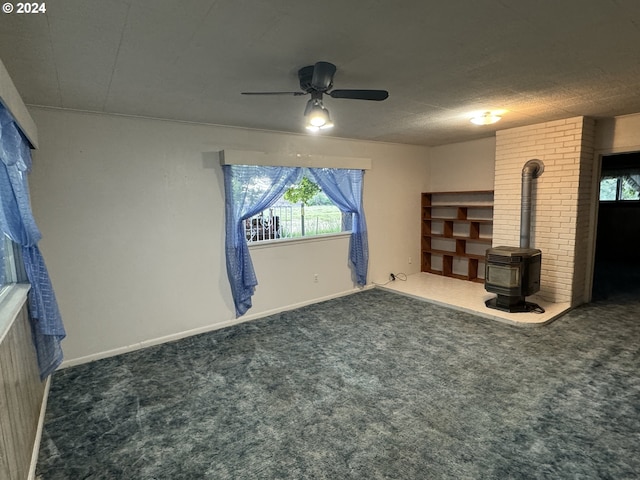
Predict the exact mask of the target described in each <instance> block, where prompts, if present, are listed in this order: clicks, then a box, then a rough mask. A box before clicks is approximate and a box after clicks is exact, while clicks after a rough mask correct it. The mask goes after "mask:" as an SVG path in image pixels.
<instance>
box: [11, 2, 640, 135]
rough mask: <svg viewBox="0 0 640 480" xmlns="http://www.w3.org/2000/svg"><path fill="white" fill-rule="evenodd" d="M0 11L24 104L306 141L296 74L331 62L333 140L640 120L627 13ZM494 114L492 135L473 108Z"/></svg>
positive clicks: (207, 5)
mask: <svg viewBox="0 0 640 480" xmlns="http://www.w3.org/2000/svg"><path fill="white" fill-rule="evenodd" d="M46 8H47V13H46V14H31V15H26V14H23V15H19V14H16V13H12V14H10V15H8V14H0V15H1V16H0V58H1V59H2V61H3V62H4V64H5V66H6V67H7V69H8V70H9V72H10V74H11V75H12V77H13V79H14V82H15V83H16V86H17V88H18V90H19V91H20V93H21V95H22V97H23V99H24V100H25V102H26V103H27V104H32V105H46V106H53V107H62V108H69V109H78V110H88V111H96V112H109V113H120V114H128V115H140V116H147V117H157V118H167V119H175V120H185V121H193V122H204V123H212V124H221V125H234V126H241V127H249V128H258V129H267V130H277V131H286V132H299V133H304V128H303V111H304V107H305V103H306V98H305V97H293V96H273V97H267V96H265V97H248V96H243V95H240V92H242V91H257V90H268V91H270V90H276V91H281V90H297V89H298V81H297V74H296V72H297V70H298V69H299V68H300V67H303V66H305V65H310V64H313V63H315V62H316V61H319V60H325V61H329V62H332V63H334V64H336V65H337V67H338V71H337V73H336V75H335V78H334V86H335V88H338V89H348V88H362V89H386V90H388V91H389V93H390V96H389V98H388V99H387V100H385V101H384V102H370V101H359V100H346V99H332V98H325V102H324V103H325V106H326V107H327V108H328V109H329V110H330V112H331V116H332V118H333V120H334V122H335V124H336V126H335V127H334V129H333V130H332V131H331V133H330V135H333V136H339V137H348V138H356V139H368V140H379V141H386V142H398V143H409V144H422V145H439V144H444V143H451V142H456V141H462V140H469V139H473V138H480V137H486V136H490V135H492V133H493V132H494V131H495V130H496V129H504V128H510V127H515V126H520V125H528V124H533V123H538V122H542V121H547V120H555V119H559V118H567V117H572V116H577V115H587V116H594V117H610V116H615V115H621V114H627V113H634V112H640V1H638V0H448V1H445V0H396V1H393V2H392V1H391V0H386V1H385V0H359V1H355V0H324V1H320V2H312V1H308V0H296V1H293V0H188V1H176V0H173V1H168V0H47V1H46ZM491 109H505V110H508V112H507V113H505V114H504V118H503V120H502V121H501V122H500V123H498V124H497V125H494V126H484V127H477V126H474V125H472V124H471V123H470V122H469V121H468V116H469V115H468V114H469V112H472V111H478V110H491Z"/></svg>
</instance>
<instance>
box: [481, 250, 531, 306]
mask: <svg viewBox="0 0 640 480" xmlns="http://www.w3.org/2000/svg"><path fill="white" fill-rule="evenodd" d="M541 259H542V252H541V251H540V250H538V249H535V248H521V247H520V248H519V247H494V248H489V249H488V250H487V257H486V263H485V280H484V288H485V290H486V291H487V292H491V293H496V294H497V295H498V296H497V297H496V298H492V299H490V300H487V301H486V302H485V305H486V306H487V307H489V308H495V309H498V310H503V311H505V312H529V311H531V310H532V307H533V306H534V305H533V304H529V303H527V302H526V300H525V297H527V296H528V295H533V294H534V293H536V292H537V291H539V290H540V265H541ZM536 307H537V306H536Z"/></svg>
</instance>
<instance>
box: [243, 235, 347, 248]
mask: <svg viewBox="0 0 640 480" xmlns="http://www.w3.org/2000/svg"><path fill="white" fill-rule="evenodd" d="M350 236H351V232H350V231H349V232H340V233H326V234H324V235H314V236H312V237H297V238H278V239H276V240H263V241H261V242H257V243H249V250H260V249H263V248H274V247H285V246H288V245H292V244H296V243H312V242H326V241H327V240H335V239H338V238H345V237H347V238H348V237H350Z"/></svg>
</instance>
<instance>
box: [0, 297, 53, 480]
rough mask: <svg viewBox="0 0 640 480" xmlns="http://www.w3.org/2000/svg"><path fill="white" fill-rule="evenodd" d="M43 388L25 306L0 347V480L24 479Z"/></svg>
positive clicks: (34, 436)
mask: <svg viewBox="0 0 640 480" xmlns="http://www.w3.org/2000/svg"><path fill="white" fill-rule="evenodd" d="M44 389H45V383H44V382H41V381H40V376H39V373H38V367H37V360H36V353H35V349H34V346H33V342H32V340H31V327H30V325H29V319H28V318H27V308H26V305H25V306H23V307H22V309H21V310H20V312H19V313H18V316H17V317H16V319H15V321H14V322H13V325H12V326H11V327H10V329H9V331H8V332H7V335H6V337H5V338H4V340H3V341H2V344H0V478H1V479H3V480H5V479H6V480H14V479H15V480H18V479H19V480H24V479H26V478H27V475H28V473H29V466H30V462H31V455H32V452H33V448H34V441H35V438H36V432H37V428H38V419H39V415H40V408H41V405H42V400H43V396H44Z"/></svg>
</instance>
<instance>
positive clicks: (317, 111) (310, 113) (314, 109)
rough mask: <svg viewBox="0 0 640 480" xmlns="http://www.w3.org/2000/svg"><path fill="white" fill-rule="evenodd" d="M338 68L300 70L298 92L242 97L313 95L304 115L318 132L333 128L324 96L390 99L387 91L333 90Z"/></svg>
mask: <svg viewBox="0 0 640 480" xmlns="http://www.w3.org/2000/svg"><path fill="white" fill-rule="evenodd" d="M335 73H336V66H335V65H334V64H332V63H329V62H316V64H315V65H309V66H306V67H302V68H301V69H300V70H298V79H299V81H300V89H301V90H302V91H297V92H242V95H293V96H296V97H298V96H301V95H311V99H310V100H309V101H308V102H307V106H306V108H305V110H304V115H305V117H307V125H306V126H307V128H308V129H309V130H313V131H317V130H320V129H325V128H330V127H332V126H333V123H331V118H330V117H329V110H327V109H326V108H325V106H324V105H323V104H322V95H325V94H326V95H329V96H330V97H331V98H351V99H354V100H374V101H378V102H379V101H381V100H385V99H386V98H387V97H389V92H387V91H386V90H331V88H332V87H333V76H334V74H335Z"/></svg>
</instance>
